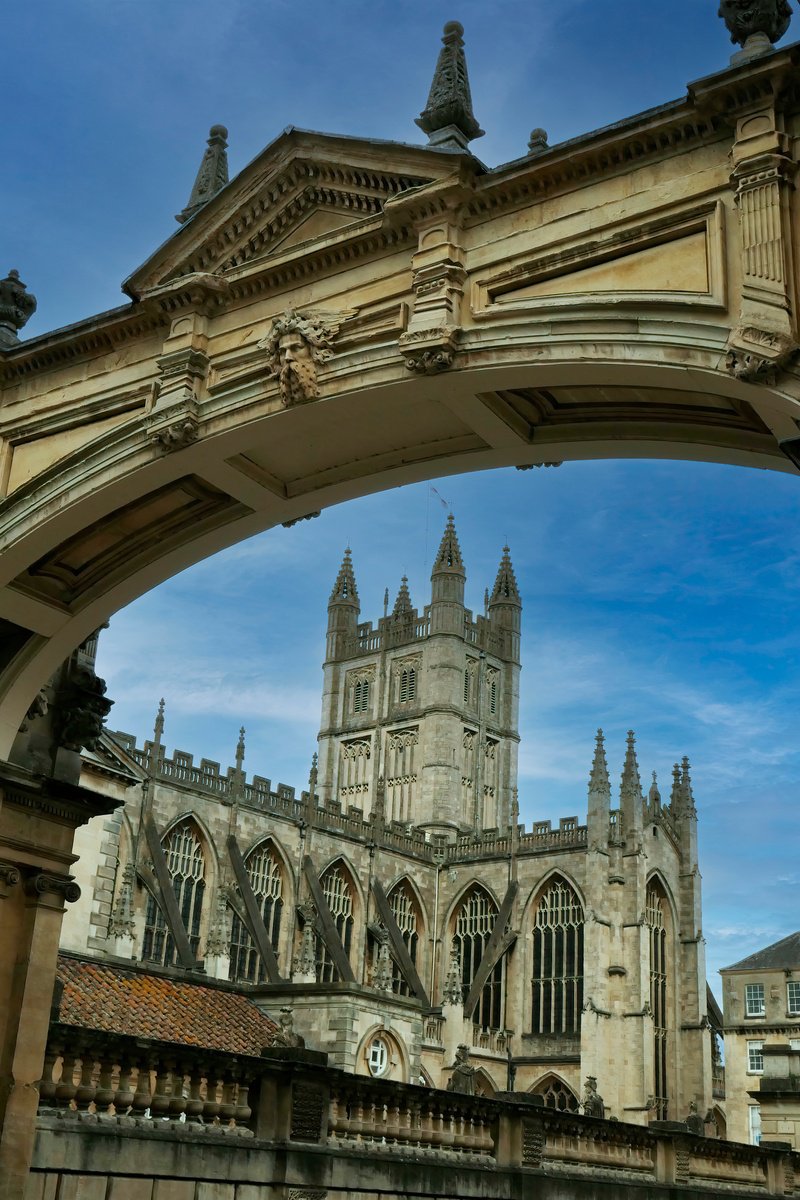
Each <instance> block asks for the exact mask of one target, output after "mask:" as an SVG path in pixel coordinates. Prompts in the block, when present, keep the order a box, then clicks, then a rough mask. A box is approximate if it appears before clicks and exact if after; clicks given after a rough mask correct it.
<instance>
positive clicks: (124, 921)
mask: <svg viewBox="0 0 800 1200" xmlns="http://www.w3.org/2000/svg"><path fill="white" fill-rule="evenodd" d="M134 880H135V873H134V869H133V863H130V862H129V863H126V864H125V867H124V869H123V871H122V886H121V887H120V889H119V893H118V894H117V898H116V900H115V901H114V907H113V909H112V910H111V920H110V921H109V923H108V933H109V937H113V938H131V939H132V938H133V937H134V936H135V932H136V927H135V925H134V921H133V885H134Z"/></svg>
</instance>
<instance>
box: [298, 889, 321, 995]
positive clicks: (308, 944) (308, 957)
mask: <svg viewBox="0 0 800 1200" xmlns="http://www.w3.org/2000/svg"><path fill="white" fill-rule="evenodd" d="M300 911H301V912H302V914H303V921H304V924H303V933H302V936H301V939H300V949H299V950H298V952H297V955H296V957H295V960H294V962H293V964H292V979H293V982H296V983H304V982H313V981H314V980H316V977H317V946H316V938H315V934H314V921H315V919H316V915H317V911H316V909H315V908H314V905H313V904H311V902H310V901H309V902H308V903H306V904H304V905H303V907H302V908H301V910H300Z"/></svg>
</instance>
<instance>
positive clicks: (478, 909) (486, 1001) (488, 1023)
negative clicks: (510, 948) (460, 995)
mask: <svg viewBox="0 0 800 1200" xmlns="http://www.w3.org/2000/svg"><path fill="white" fill-rule="evenodd" d="M497 911H498V910H497V905H496V904H495V902H494V900H493V899H492V897H491V896H490V895H489V893H488V892H487V891H486V889H485V888H482V887H481V886H480V885H479V884H476V885H475V886H474V887H472V888H471V889H470V891H469V892H468V893H467V895H466V896H465V897H464V900H463V901H462V903H461V905H460V907H459V909H458V911H457V913H456V918H455V927H454V931H453V946H454V948H455V951H456V954H457V956H458V959H459V962H460V963H461V982H462V984H463V988H464V995H465V996H467V995H468V994H469V990H470V988H471V987H472V981H473V979H474V978H475V975H476V973H477V971H478V967H479V966H480V964H481V960H482V958H483V955H484V951H485V950H486V946H487V944H488V942H489V938H490V937H491V936H492V931H493V930H494V925H495V921H496V920H497ZM505 981H506V959H505V955H503V957H502V958H501V959H500V961H499V962H497V963H495V965H494V967H493V968H492V970H491V971H490V973H489V978H488V979H487V981H486V983H485V984H484V986H483V990H482V991H481V995H480V998H479V1000H478V1003H477V1005H476V1006H475V1010H474V1012H473V1014H472V1020H473V1022H474V1023H475V1024H476V1025H478V1026H479V1027H480V1028H481V1029H503V1028H504V1013H505Z"/></svg>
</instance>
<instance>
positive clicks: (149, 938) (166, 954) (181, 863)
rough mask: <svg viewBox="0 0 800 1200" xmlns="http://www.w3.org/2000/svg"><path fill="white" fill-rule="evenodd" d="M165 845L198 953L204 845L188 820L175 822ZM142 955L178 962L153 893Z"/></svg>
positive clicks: (177, 895) (174, 886)
mask: <svg viewBox="0 0 800 1200" xmlns="http://www.w3.org/2000/svg"><path fill="white" fill-rule="evenodd" d="M163 847H164V857H165V858H166V860H167V870H168V871H169V874H170V879H171V881H172V889H173V891H174V892H175V898H176V900H177V901H178V908H179V910H180V914H181V918H182V920H183V925H184V928H185V929H186V932H187V934H188V935H189V944H190V946H191V948H192V950H193V951H194V953H195V955H196V954H197V948H198V946H199V944H200V919H201V916H202V912H203V896H204V894H205V888H206V885H205V871H206V864H205V858H204V856H203V848H202V846H201V845H200V839H199V838H198V836H197V834H196V833H195V830H194V828H193V826H192V824H191V822H189V821H184V822H182V823H181V824H180V825H176V826H175V828H174V829H172V830H171V831H170V832H169V833H168V834H167V836H166V838H165V839H164V842H163ZM142 958H144V959H147V960H148V961H149V962H159V963H163V965H164V966H167V967H169V966H172V965H173V964H174V962H175V942H174V941H173V938H172V934H171V933H170V932H169V927H168V925H167V922H166V920H165V918H164V914H163V913H162V911H161V908H160V906H159V904H158V902H157V901H156V899H155V897H154V896H148V897H147V908H146V910H145V918H144V941H143V943H142Z"/></svg>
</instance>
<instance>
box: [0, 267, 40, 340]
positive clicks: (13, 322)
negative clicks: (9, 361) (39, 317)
mask: <svg viewBox="0 0 800 1200" xmlns="http://www.w3.org/2000/svg"><path fill="white" fill-rule="evenodd" d="M35 312H36V297H35V296H32V295H31V294H30V292H29V291H28V290H27V288H26V287H25V284H24V283H23V282H22V280H21V279H20V277H19V271H9V272H8V274H7V275H6V277H5V279H0V350H10V349H11V347H12V346H16V345H17V344H18V342H19V338H18V336H17V333H18V331H19V330H20V329H22V326H23V325H24V324H25V323H26V321H29V320H30V318H31V317H32V316H33V314H34V313H35Z"/></svg>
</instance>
